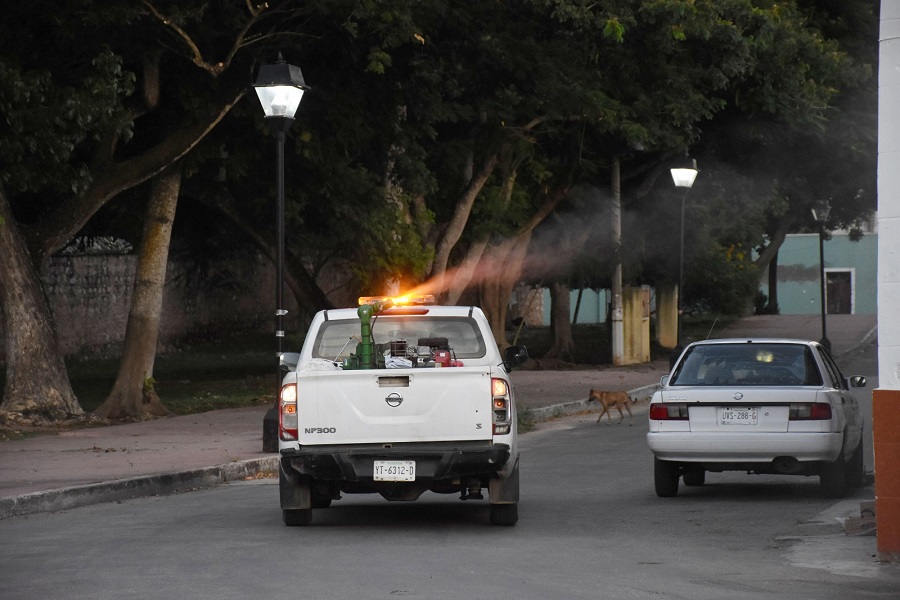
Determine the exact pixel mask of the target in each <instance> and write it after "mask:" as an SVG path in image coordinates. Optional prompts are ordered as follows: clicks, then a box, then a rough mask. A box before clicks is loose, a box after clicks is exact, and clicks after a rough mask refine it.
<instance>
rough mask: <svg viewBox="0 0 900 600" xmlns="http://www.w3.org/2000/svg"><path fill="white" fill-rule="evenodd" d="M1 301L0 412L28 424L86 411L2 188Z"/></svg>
mask: <svg viewBox="0 0 900 600" xmlns="http://www.w3.org/2000/svg"><path fill="white" fill-rule="evenodd" d="M0 305H2V309H3V321H4V323H5V327H6V389H5V390H4V391H3V402H2V403H0V413H6V414H5V415H4V416H5V417H6V418H10V417H12V416H13V415H12V414H11V413H21V417H19V416H18V415H16V420H17V421H21V422H23V423H25V424H34V425H44V424H47V423H48V422H50V421H57V420H61V419H67V418H72V417H74V416H78V415H82V414H84V411H83V410H82V408H81V406H80V405H79V404H78V400H77V399H76V398H75V393H74V392H73V391H72V386H71V384H70V383H69V378H68V374H67V373H66V365H65V363H64V362H63V356H62V352H61V351H60V349H59V340H58V338H57V335H56V329H55V328H54V326H53V317H52V314H51V312H50V305H49V303H48V302H47V297H46V296H45V295H44V290H43V288H42V285H41V280H40V278H39V276H38V273H37V271H36V270H35V268H34V266H33V263H32V261H31V255H30V253H29V251H28V249H27V247H26V245H25V239H24V237H23V236H22V234H21V232H20V231H19V229H18V227H17V225H16V222H15V220H14V219H13V216H12V212H11V210H10V206H9V202H8V201H7V198H6V194H5V192H4V191H3V189H2V187H0Z"/></svg>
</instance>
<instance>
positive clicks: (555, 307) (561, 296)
mask: <svg viewBox="0 0 900 600" xmlns="http://www.w3.org/2000/svg"><path fill="white" fill-rule="evenodd" d="M570 306H571V303H570V301H569V284H567V283H561V282H558V281H556V282H553V283H552V284H551V285H550V335H551V336H552V337H553V345H552V346H550V350H548V351H547V354H545V355H544V358H557V359H559V360H565V361H568V362H573V361H574V358H575V339H574V338H573V337H572V323H571V322H570V321H569V308H570Z"/></svg>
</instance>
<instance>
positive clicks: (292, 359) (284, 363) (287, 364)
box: [278, 352, 300, 373]
mask: <svg viewBox="0 0 900 600" xmlns="http://www.w3.org/2000/svg"><path fill="white" fill-rule="evenodd" d="M298 362H300V353H299V352H282V353H281V354H279V355H278V364H279V365H280V366H281V370H282V371H283V372H285V373H287V372H288V371H293V370H294V369H296V368H297V363H298Z"/></svg>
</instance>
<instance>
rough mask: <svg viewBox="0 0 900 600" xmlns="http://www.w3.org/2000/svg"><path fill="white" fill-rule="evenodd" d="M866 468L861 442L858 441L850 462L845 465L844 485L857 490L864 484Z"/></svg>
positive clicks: (860, 440)
mask: <svg viewBox="0 0 900 600" xmlns="http://www.w3.org/2000/svg"><path fill="white" fill-rule="evenodd" d="M865 478H866V467H865V464H864V463H863V441H862V438H860V439H859V445H858V446H857V447H856V450H855V451H854V452H853V456H852V457H851V458H850V462H848V463H847V473H846V483H847V487H850V488H858V487H862V485H863V484H864V483H865Z"/></svg>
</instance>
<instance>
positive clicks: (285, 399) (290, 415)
mask: <svg viewBox="0 0 900 600" xmlns="http://www.w3.org/2000/svg"><path fill="white" fill-rule="evenodd" d="M297 427H298V425H297V384H295V383H289V384H287V385H283V386H281V394H280V395H279V398H278V431H279V433H280V434H281V439H282V440H284V441H292V440H296V439H297V435H298V434H297Z"/></svg>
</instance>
